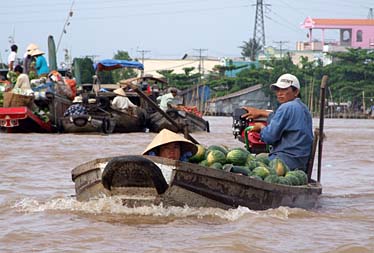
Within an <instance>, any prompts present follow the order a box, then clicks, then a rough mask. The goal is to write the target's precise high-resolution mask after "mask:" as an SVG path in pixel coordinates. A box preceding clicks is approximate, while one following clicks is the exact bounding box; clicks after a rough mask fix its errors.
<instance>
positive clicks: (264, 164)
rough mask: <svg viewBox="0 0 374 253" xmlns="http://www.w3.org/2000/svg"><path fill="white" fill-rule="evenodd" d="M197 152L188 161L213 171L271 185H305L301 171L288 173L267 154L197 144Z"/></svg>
mask: <svg viewBox="0 0 374 253" xmlns="http://www.w3.org/2000/svg"><path fill="white" fill-rule="evenodd" d="M197 147H198V151H197V152H196V154H195V155H194V156H192V157H191V158H190V159H189V162H191V163H197V164H200V165H202V166H205V167H210V168H213V169H218V170H224V171H229V172H232V173H239V174H242V175H245V176H250V177H252V178H255V179H258V180H263V181H265V182H268V183H273V184H283V185H293V186H297V185H306V184H307V183H308V177H307V175H306V173H305V172H304V171H302V170H293V171H290V170H289V168H288V167H287V165H286V164H285V163H284V162H283V161H282V160H281V159H279V158H276V159H273V160H271V161H270V160H269V159H268V155H267V154H257V155H254V154H251V153H250V152H248V151H247V150H246V149H244V148H233V149H228V148H226V147H224V146H221V145H211V146H209V147H208V148H206V147H204V146H203V145H200V144H198V145H197Z"/></svg>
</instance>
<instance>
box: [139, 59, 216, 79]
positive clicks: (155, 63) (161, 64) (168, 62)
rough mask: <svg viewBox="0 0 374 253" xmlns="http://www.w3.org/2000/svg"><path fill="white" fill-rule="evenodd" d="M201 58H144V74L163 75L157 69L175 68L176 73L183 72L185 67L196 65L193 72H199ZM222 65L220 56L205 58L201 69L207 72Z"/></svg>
mask: <svg viewBox="0 0 374 253" xmlns="http://www.w3.org/2000/svg"><path fill="white" fill-rule="evenodd" d="M199 64H200V60H199V58H187V59H184V60H182V59H144V74H146V75H152V76H154V77H158V78H160V77H162V75H160V74H159V73H158V72H157V71H160V70H173V73H174V74H183V73H184V70H183V69H184V68H191V67H194V68H195V69H194V70H193V71H192V72H191V73H192V74H195V73H199ZM216 65H221V61H220V59H219V58H204V61H203V66H201V71H202V72H203V73H205V74H208V73H209V72H211V71H213V68H214V66H216Z"/></svg>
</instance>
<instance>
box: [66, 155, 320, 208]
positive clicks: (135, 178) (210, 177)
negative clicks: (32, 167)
mask: <svg viewBox="0 0 374 253" xmlns="http://www.w3.org/2000/svg"><path fill="white" fill-rule="evenodd" d="M72 180H73V181H74V183H75V190H76V198H77V200H79V201H86V200H89V199H92V198H99V197H102V196H116V197H119V198H121V200H122V201H123V204H124V205H128V206H142V205H152V204H160V203H162V204H163V205H164V206H185V205H188V206H190V207H216V208H223V209H228V208H235V207H238V206H245V207H248V208H250V209H253V210H265V209H268V208H277V207H279V206H289V207H299V208H313V207H315V206H316V205H317V203H318V198H319V195H320V194H321V193H322V186H321V185H320V184H319V183H318V182H315V181H313V182H311V183H309V184H308V185H304V186H289V185H280V184H271V183H267V182H265V181H262V180H258V179H256V178H254V177H249V176H244V175H241V174H235V173H232V172H227V171H223V170H217V169H212V168H208V167H203V166H200V165H197V164H191V163H186V162H181V161H174V160H169V159H165V158H161V157H155V156H119V157H108V158H101V159H95V160H93V161H90V162H87V163H84V164H82V165H79V166H78V167H76V168H74V169H73V170H72Z"/></svg>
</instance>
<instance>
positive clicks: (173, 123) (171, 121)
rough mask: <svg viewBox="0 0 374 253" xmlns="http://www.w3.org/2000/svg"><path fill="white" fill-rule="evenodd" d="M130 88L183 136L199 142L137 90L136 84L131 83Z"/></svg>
mask: <svg viewBox="0 0 374 253" xmlns="http://www.w3.org/2000/svg"><path fill="white" fill-rule="evenodd" d="M131 88H132V89H133V90H134V91H135V92H136V93H138V94H139V96H141V97H142V98H143V99H144V100H145V101H147V102H148V103H149V104H150V105H151V106H152V107H153V108H155V109H156V111H158V112H159V113H161V115H162V116H164V117H165V118H166V119H167V120H168V121H169V122H170V123H171V124H172V125H174V126H175V127H176V128H177V129H178V130H179V131H181V132H183V133H184V136H185V137H186V138H187V139H189V140H190V141H192V142H193V143H196V144H199V142H198V141H197V140H195V138H193V137H192V136H191V135H190V134H189V133H188V131H187V130H186V128H183V127H182V126H181V125H180V124H178V123H177V122H175V120H173V118H171V117H170V116H169V114H167V113H166V112H164V111H163V110H162V109H161V108H160V107H159V106H158V105H157V104H156V103H155V102H154V101H153V100H152V99H150V98H149V97H148V96H147V95H145V94H144V93H143V92H142V91H141V90H139V88H138V87H137V86H136V85H131Z"/></svg>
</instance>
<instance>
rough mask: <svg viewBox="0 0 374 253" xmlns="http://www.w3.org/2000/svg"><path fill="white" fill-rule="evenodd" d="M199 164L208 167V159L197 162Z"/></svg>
mask: <svg viewBox="0 0 374 253" xmlns="http://www.w3.org/2000/svg"><path fill="white" fill-rule="evenodd" d="M199 165H201V166H205V167H208V166H209V165H208V161H207V160H202V161H201V162H199Z"/></svg>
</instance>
